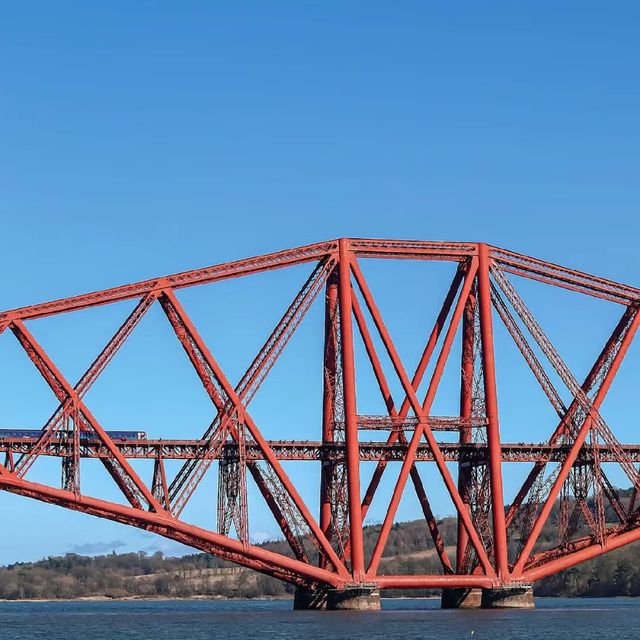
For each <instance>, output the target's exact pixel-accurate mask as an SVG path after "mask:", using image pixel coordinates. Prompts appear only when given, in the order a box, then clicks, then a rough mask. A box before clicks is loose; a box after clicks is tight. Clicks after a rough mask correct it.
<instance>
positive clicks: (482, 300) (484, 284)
mask: <svg viewBox="0 0 640 640" xmlns="http://www.w3.org/2000/svg"><path fill="white" fill-rule="evenodd" d="M478 259H479V264H478V304H479V306H480V338H481V340H482V367H483V371H484V394H485V402H486V408H487V444H488V449H489V474H490V483H491V513H492V517H493V543H494V549H495V564H496V572H497V573H498V577H500V578H502V579H505V578H507V577H508V574H509V564H508V555H507V553H508V552H507V527H506V522H505V514H504V494H503V489H502V459H501V458H502V452H501V447H500V424H499V421H498V394H497V390H496V367H495V359H494V351H493V325H492V317H491V284H490V281H489V268H490V257H489V247H488V246H487V245H486V244H484V243H480V244H478Z"/></svg>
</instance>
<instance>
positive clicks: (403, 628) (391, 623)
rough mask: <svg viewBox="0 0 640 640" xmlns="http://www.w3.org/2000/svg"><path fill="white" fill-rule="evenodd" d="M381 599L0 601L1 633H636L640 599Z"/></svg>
mask: <svg viewBox="0 0 640 640" xmlns="http://www.w3.org/2000/svg"><path fill="white" fill-rule="evenodd" d="M439 604H440V603H439V601H437V600H384V601H383V605H382V606H383V610H382V611H380V612H343V611H331V612H328V611H291V602H290V601H211V600H194V601H185V600H166V601H133V602H132V601H126V602H0V630H1V632H0V633H1V637H2V640H27V639H28V640H33V639H36V638H43V639H45V638H46V639H47V640H62V639H64V640H116V639H118V640H121V639H127V640H129V639H130V640H165V639H167V640H204V639H205V638H225V639H228V640H235V639H238V640H240V639H242V640H247V639H253V638H256V639H260V640H276V639H279V638H286V639H287V640H316V639H323V640H324V639H325V638H326V639H333V638H349V639H350V640H396V639H398V640H400V639H402V640H413V639H416V640H418V639H420V640H425V639H426V640H428V639H430V638H434V639H438V640H453V639H454V638H455V639H458V638H472V639H473V640H480V639H485V638H491V639H499V640H516V639H517V640H528V639H530V638H544V639H545V640H554V639H556V638H558V639H560V638H562V639H566V638H576V639H580V640H583V639H590V638H593V639H594V640H595V639H596V638H597V639H598V640H614V639H615V640H620V639H626V638H638V637H640V632H638V624H639V619H640V599H638V600H635V599H624V598H620V599H613V598H611V599H610V598H602V599H595V598H591V599H564V598H543V599H538V600H537V609H535V610H523V611H498V610H494V611H456V610H444V611H443V610H441V609H440V608H439Z"/></svg>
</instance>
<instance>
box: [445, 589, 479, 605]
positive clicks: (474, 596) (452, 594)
mask: <svg viewBox="0 0 640 640" xmlns="http://www.w3.org/2000/svg"><path fill="white" fill-rule="evenodd" d="M481 603H482V589H451V588H450V589H443V590H442V598H441V600H440V606H441V608H442V609H479V608H480V605H481Z"/></svg>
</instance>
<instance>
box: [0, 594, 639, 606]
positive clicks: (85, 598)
mask: <svg viewBox="0 0 640 640" xmlns="http://www.w3.org/2000/svg"><path fill="white" fill-rule="evenodd" d="M535 598H536V600H598V599H606V600H637V599H638V598H640V596H535ZM382 599H383V600H440V596H397V597H384V598H382ZM204 600H211V601H216V602H225V601H226V602H286V601H289V602H292V601H293V597H292V596H288V595H287V596H257V597H255V598H230V597H227V596H206V595H203V596H185V597H182V598H181V597H179V596H173V597H165V596H122V597H114V598H110V597H108V596H81V597H78V598H16V599H15V600H14V599H9V598H0V606H2V604H4V603H11V602H20V603H29V602H38V603H45V602H189V601H196V602H197V601H204Z"/></svg>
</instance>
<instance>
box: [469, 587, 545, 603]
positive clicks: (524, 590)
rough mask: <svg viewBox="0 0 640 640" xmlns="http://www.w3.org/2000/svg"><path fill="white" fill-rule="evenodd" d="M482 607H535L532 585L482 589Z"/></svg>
mask: <svg viewBox="0 0 640 640" xmlns="http://www.w3.org/2000/svg"><path fill="white" fill-rule="evenodd" d="M480 606H481V607H482V608H483V609H535V606H536V601H535V598H534V597H533V585H530V584H518V585H505V586H502V587H495V588H492V589H483V590H482V602H481V604H480Z"/></svg>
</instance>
